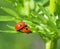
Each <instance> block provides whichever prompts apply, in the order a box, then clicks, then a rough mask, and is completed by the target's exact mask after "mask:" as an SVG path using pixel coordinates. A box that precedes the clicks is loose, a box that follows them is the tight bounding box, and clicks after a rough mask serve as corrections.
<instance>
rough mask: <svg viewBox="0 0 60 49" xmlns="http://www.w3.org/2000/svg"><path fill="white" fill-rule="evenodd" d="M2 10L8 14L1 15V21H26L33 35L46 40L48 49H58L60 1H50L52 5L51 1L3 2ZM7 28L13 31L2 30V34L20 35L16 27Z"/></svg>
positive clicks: (19, 0) (2, 0)
mask: <svg viewBox="0 0 60 49" xmlns="http://www.w3.org/2000/svg"><path fill="white" fill-rule="evenodd" d="M2 2H3V3H4V4H3V3H2ZM7 4H8V5H7ZM47 4H48V5H47ZM58 8H59V9H58ZM0 9H1V12H2V11H3V12H6V13H4V14H0V21H4V22H5V21H13V22H15V24H16V23H18V22H21V21H24V22H25V23H26V24H28V25H29V26H30V28H31V31H32V33H38V34H39V35H40V37H41V38H42V39H43V40H44V42H45V43H46V49H56V44H57V40H58V39H59V37H60V33H59V32H60V3H59V0H50V4H49V0H46V1H45V0H41V1H39V0H1V3H0ZM57 15H58V16H57ZM56 17H58V18H56ZM15 24H14V25H15ZM7 27H9V28H10V29H11V30H3V29H1V30H0V32H7V33H9V32H10V33H18V32H17V31H16V30H15V26H11V25H9V24H7Z"/></svg>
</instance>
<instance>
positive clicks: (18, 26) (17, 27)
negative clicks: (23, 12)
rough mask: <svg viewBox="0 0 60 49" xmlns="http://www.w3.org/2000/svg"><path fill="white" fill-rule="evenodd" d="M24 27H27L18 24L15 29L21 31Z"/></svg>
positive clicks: (23, 24) (20, 23) (21, 23)
mask: <svg viewBox="0 0 60 49" xmlns="http://www.w3.org/2000/svg"><path fill="white" fill-rule="evenodd" d="M24 27H25V23H24V22H19V23H18V24H16V26H15V29H16V30H20V29H22V28H24Z"/></svg>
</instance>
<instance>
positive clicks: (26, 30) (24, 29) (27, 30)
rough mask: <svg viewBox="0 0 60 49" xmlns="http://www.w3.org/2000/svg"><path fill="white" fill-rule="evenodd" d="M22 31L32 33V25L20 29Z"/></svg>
mask: <svg viewBox="0 0 60 49" xmlns="http://www.w3.org/2000/svg"><path fill="white" fill-rule="evenodd" d="M20 31H21V32H24V33H30V32H31V31H30V27H29V26H25V27H24V28H23V29H21V30H20Z"/></svg>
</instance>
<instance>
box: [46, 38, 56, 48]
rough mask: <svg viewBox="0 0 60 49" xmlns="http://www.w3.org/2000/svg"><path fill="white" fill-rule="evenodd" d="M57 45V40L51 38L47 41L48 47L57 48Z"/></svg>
mask: <svg viewBox="0 0 60 49" xmlns="http://www.w3.org/2000/svg"><path fill="white" fill-rule="evenodd" d="M56 47H57V40H56V39H54V40H49V41H47V42H46V49H56Z"/></svg>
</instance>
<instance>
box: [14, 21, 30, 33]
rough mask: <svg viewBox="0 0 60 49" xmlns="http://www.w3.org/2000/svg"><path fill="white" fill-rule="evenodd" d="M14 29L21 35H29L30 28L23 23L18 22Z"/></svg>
mask: <svg viewBox="0 0 60 49" xmlns="http://www.w3.org/2000/svg"><path fill="white" fill-rule="evenodd" d="M15 29H16V30H17V31H20V32H23V33H30V32H31V31H30V27H29V26H27V25H26V24H25V23H24V22H19V23H18V24H16V26H15Z"/></svg>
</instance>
